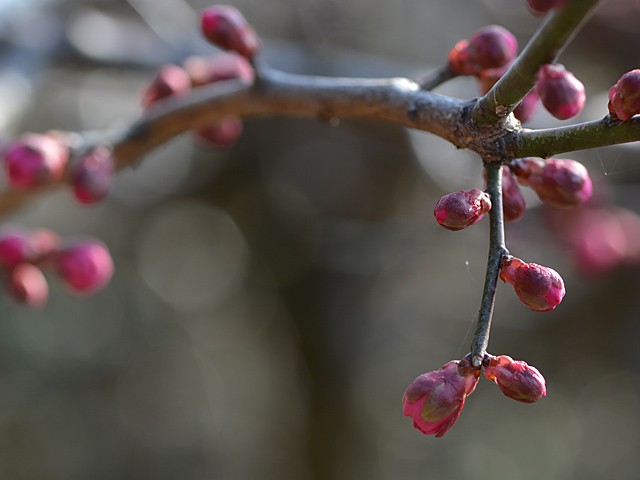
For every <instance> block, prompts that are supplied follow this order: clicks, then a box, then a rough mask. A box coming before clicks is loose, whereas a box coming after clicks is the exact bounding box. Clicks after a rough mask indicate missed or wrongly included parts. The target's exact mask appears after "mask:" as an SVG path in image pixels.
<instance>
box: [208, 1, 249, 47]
mask: <svg viewBox="0 0 640 480" xmlns="http://www.w3.org/2000/svg"><path fill="white" fill-rule="evenodd" d="M201 27H202V33H203V35H204V37H205V38H206V39H207V40H208V41H210V42H211V43H213V44H214V45H216V46H218V47H220V48H222V49H223V50H231V51H233V52H236V53H238V54H239V55H242V56H243V57H245V58H248V59H251V58H253V56H254V55H255V54H256V53H257V51H258V50H259V49H260V40H259V39H258V36H257V35H256V32H255V31H254V30H253V28H252V27H251V25H249V22H247V20H246V18H244V16H243V15H242V13H240V11H239V10H238V9H236V8H235V7H232V6H229V5H214V6H213V7H209V8H207V9H205V10H204V11H203V12H202V15H201Z"/></svg>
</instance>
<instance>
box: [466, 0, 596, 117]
mask: <svg viewBox="0 0 640 480" xmlns="http://www.w3.org/2000/svg"><path fill="white" fill-rule="evenodd" d="M598 1H599V0H571V1H570V2H569V3H568V4H567V5H566V6H565V7H563V8H561V9H558V10H556V11H555V12H554V13H553V14H551V15H550V16H549V17H548V19H547V21H546V22H545V23H544V24H543V25H542V27H541V28H540V29H539V30H538V31H537V32H536V34H535V35H534V36H533V37H532V38H531V40H529V43H528V44H527V46H526V47H525V48H524V50H523V51H522V53H521V54H520V55H519V56H518V58H517V60H516V61H515V62H514V64H513V65H512V66H511V68H509V70H508V71H507V72H506V73H505V74H504V75H503V76H502V78H500V80H498V82H497V83H496V84H495V85H494V86H493V88H491V90H489V91H488V92H487V94H486V95H485V96H484V97H482V98H481V99H480V101H478V103H477V104H476V105H475V107H474V109H473V112H472V118H473V119H474V120H475V121H476V122H477V123H479V124H489V123H495V122H497V121H498V120H500V119H501V118H504V117H506V116H507V115H509V113H511V112H513V110H514V109H515V108H516V107H517V106H518V104H519V103H520V102H521V101H522V99H523V98H524V97H525V95H526V94H527V93H528V92H529V91H530V90H531V89H532V88H533V85H534V83H535V80H536V75H537V73H538V70H539V69H540V67H541V66H542V65H544V64H545V63H552V62H554V61H555V60H556V58H558V56H559V55H560V53H561V52H562V50H563V49H564V47H565V46H566V45H567V44H568V43H569V42H570V41H571V39H572V38H573V37H574V35H575V34H576V33H577V32H578V31H579V29H580V27H581V26H582V24H583V23H584V21H585V20H586V19H587V17H588V15H589V13H590V12H592V11H593V9H594V8H595V6H596V5H597V3H598Z"/></svg>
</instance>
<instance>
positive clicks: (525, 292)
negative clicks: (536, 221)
mask: <svg viewBox="0 0 640 480" xmlns="http://www.w3.org/2000/svg"><path fill="white" fill-rule="evenodd" d="M500 278H501V279H502V281H504V282H506V283H508V284H510V285H511V286H513V289H514V290H515V292H516V295H518V298H519V299H520V301H522V303H524V304H525V305H526V306H527V307H528V308H529V309H531V310H534V311H536V312H549V311H551V310H553V309H554V308H556V307H557V306H558V305H559V304H560V302H561V301H562V299H563V298H564V294H565V289H564V282H563V281H562V277H561V276H560V275H559V274H558V272H556V271H555V270H553V269H551V268H549V267H543V266H542V265H538V264H537V263H524V262H523V261H522V260H520V259H519V258H516V257H505V258H504V259H503V260H502V265H501V266H500Z"/></svg>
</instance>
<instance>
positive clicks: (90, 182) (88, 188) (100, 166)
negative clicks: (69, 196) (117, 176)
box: [71, 146, 115, 204]
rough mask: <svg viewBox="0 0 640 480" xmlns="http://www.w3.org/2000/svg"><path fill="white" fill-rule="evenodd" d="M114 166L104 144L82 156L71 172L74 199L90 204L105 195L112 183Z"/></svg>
mask: <svg viewBox="0 0 640 480" xmlns="http://www.w3.org/2000/svg"><path fill="white" fill-rule="evenodd" d="M114 167H115V166H114V161H113V157H112V156H111V152H110V151H109V149H108V148H106V147H104V146H99V147H97V148H95V149H94V150H92V151H91V152H89V153H88V154H87V155H85V156H84V157H82V158H81V159H80V160H79V161H78V163H77V164H76V165H75V166H74V167H73V170H72V172H71V184H72V185H73V194H74V196H75V198H76V200H78V201H79V202H80V203H84V204H90V203H95V202H98V201H100V200H102V199H103V198H104V197H106V196H107V194H108V193H109V191H110V190H111V184H112V183H113V170H114Z"/></svg>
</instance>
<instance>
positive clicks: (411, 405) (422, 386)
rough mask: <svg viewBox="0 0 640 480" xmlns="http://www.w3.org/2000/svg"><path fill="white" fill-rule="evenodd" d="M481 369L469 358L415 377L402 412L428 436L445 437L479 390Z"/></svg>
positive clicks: (407, 392)
mask: <svg viewBox="0 0 640 480" xmlns="http://www.w3.org/2000/svg"><path fill="white" fill-rule="evenodd" d="M479 377H480V369H478V368H474V367H473V366H472V365H471V362H470V361H469V359H468V358H467V357H465V358H463V359H462V360H452V361H450V362H449V363H447V364H446V365H445V366H443V367H442V368H441V369H439V370H433V371H431V372H427V373H423V374H422V375H420V376H419V377H418V378H416V379H415V380H414V381H413V382H411V384H410V385H409V387H408V388H407V391H406V392H405V394H404V397H403V398H402V404H403V409H402V410H403V413H404V415H405V416H406V417H411V418H412V419H413V426H414V427H415V428H417V429H418V430H420V431H421V432H422V433H424V434H425V435H435V436H436V437H442V436H443V435H444V434H445V433H447V432H448V431H449V429H450V428H451V427H452V426H453V424H454V423H455V422H456V420H457V419H458V417H459V416H460V412H461V411H462V408H463V407H464V403H465V400H466V398H467V396H468V395H470V394H471V393H472V392H473V391H474V390H475V388H476V385H477V384H478V378H479Z"/></svg>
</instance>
